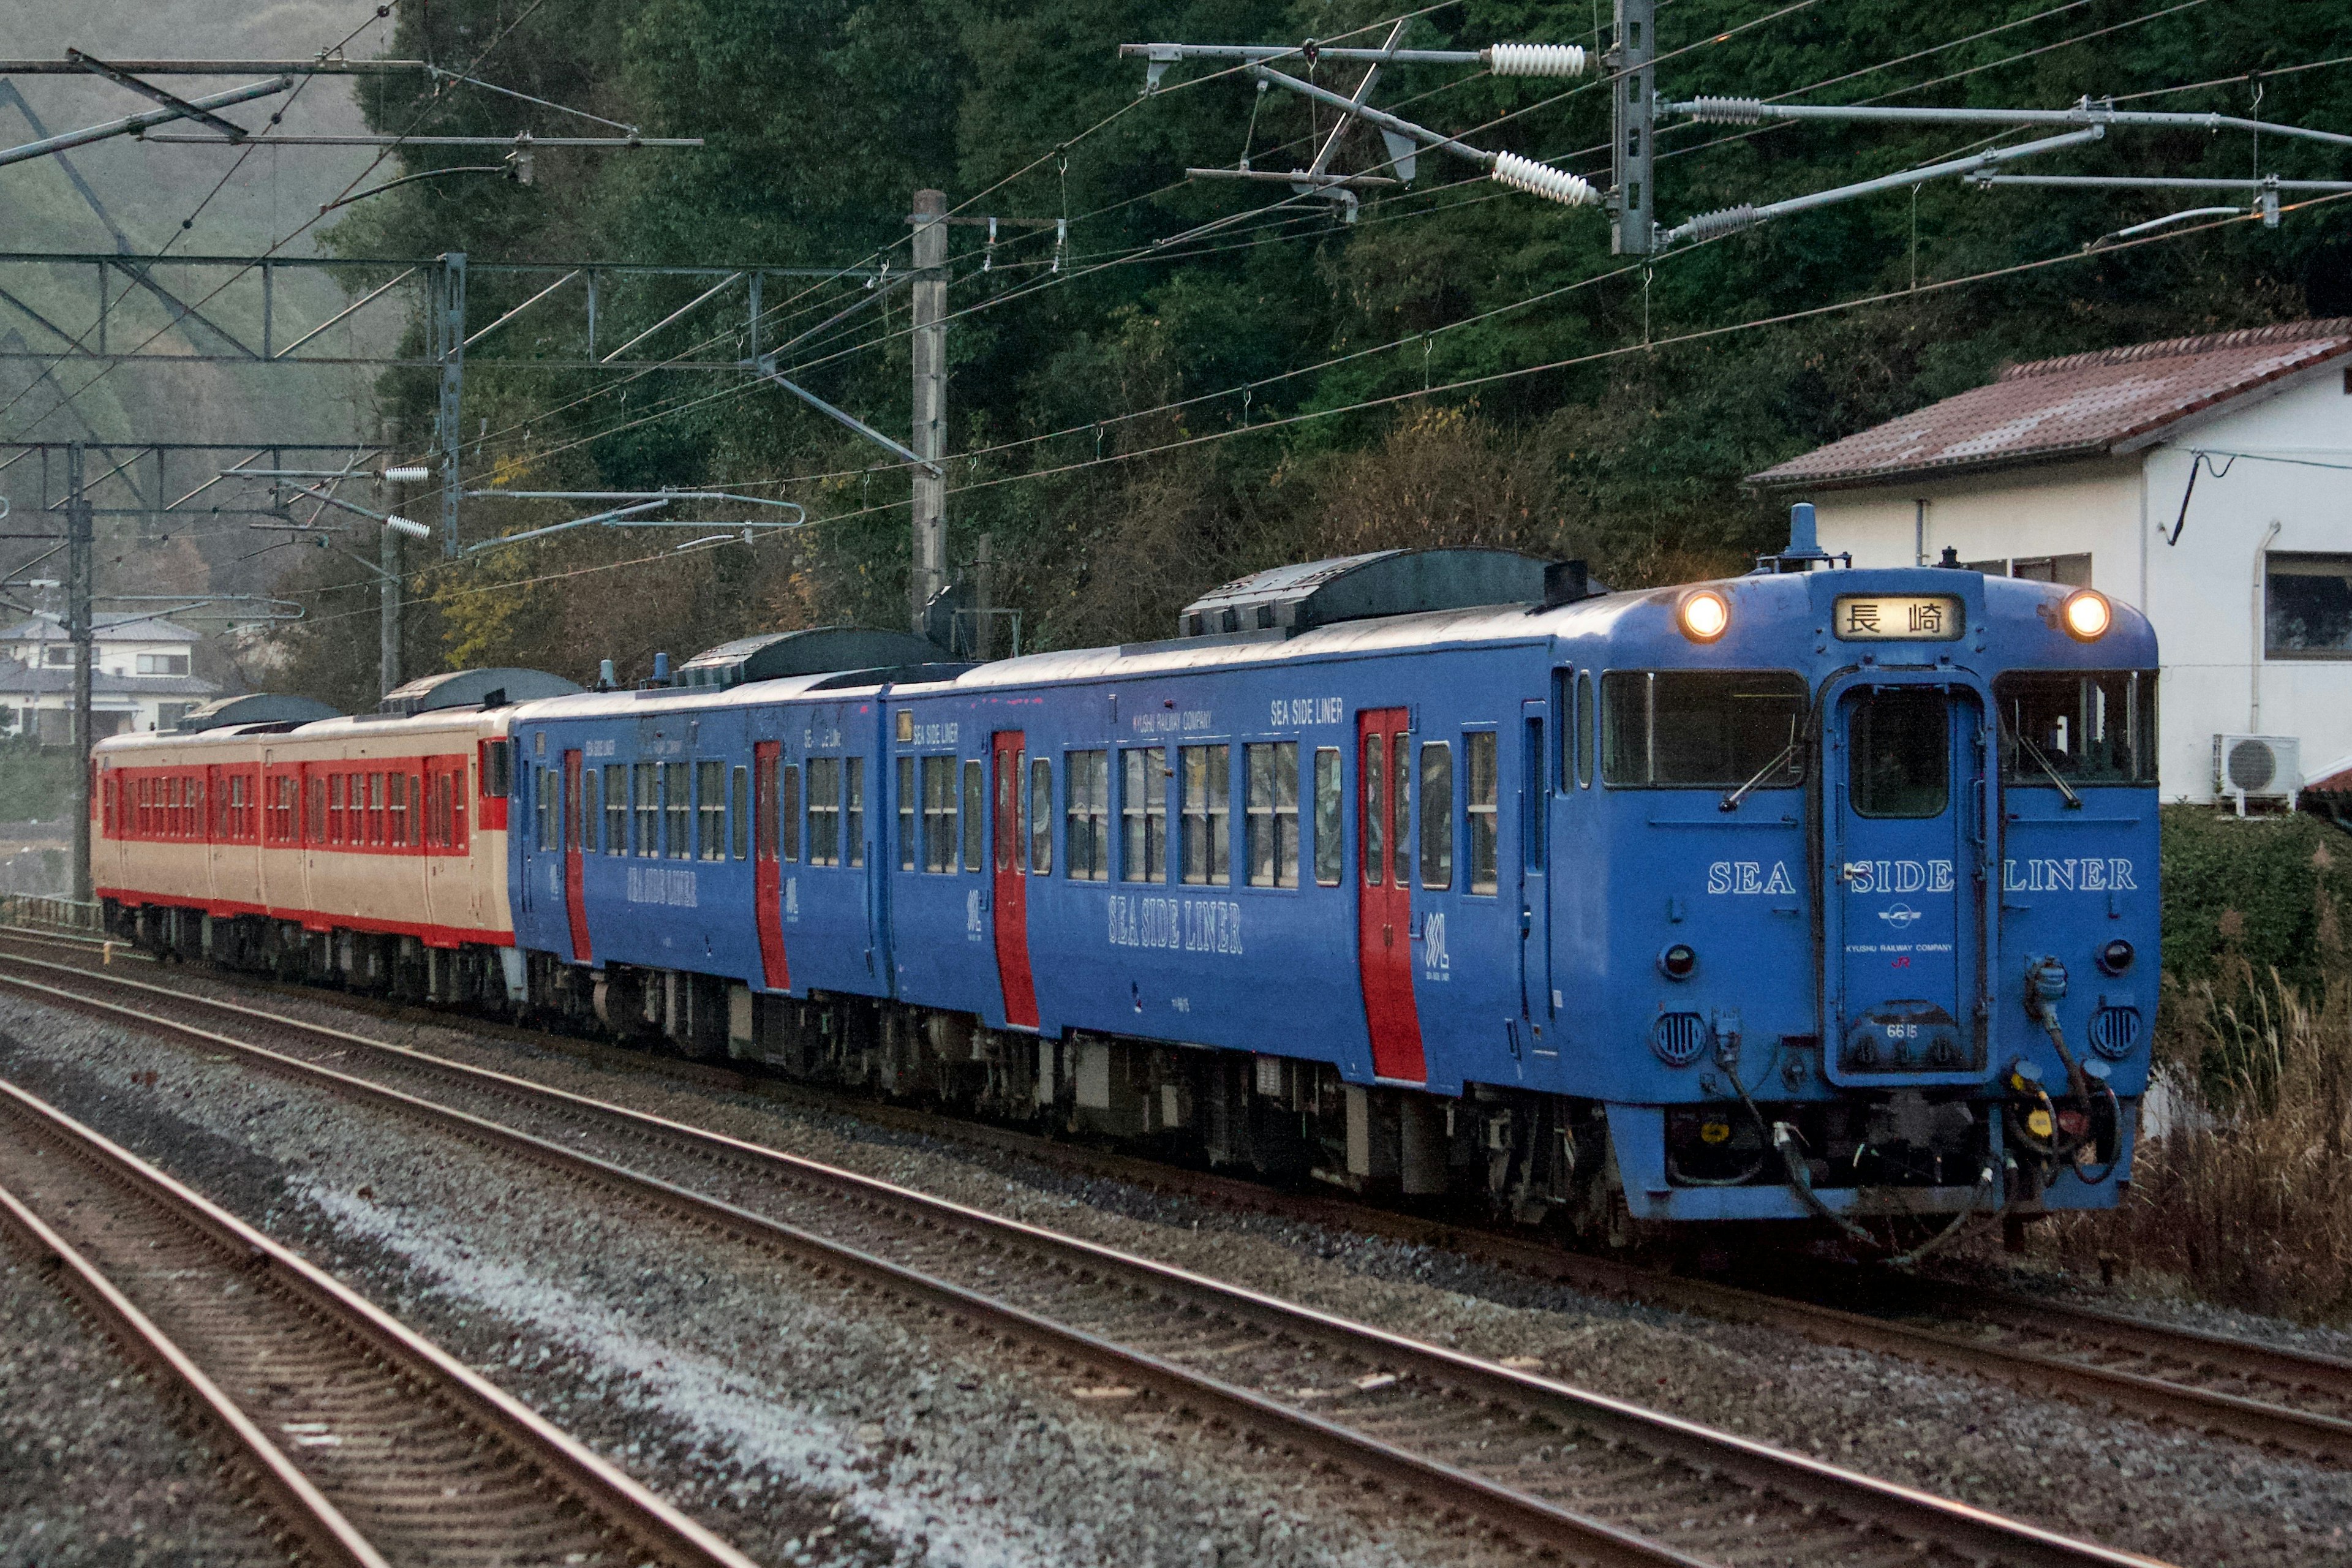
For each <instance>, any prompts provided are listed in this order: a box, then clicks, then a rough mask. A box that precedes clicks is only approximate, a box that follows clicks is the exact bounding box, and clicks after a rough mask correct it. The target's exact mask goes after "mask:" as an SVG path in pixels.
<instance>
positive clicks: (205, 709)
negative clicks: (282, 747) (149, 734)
mask: <svg viewBox="0 0 2352 1568" xmlns="http://www.w3.org/2000/svg"><path fill="white" fill-rule="evenodd" d="M341 717H342V713H341V711H340V710H336V709H333V708H330V707H328V706H327V705H326V704H325V703H323V702H320V701H319V700H317V699H316V698H310V697H294V696H290V695H287V694H285V693H281V692H276V691H248V692H247V693H246V694H245V695H244V696H242V697H215V698H214V699H213V700H211V701H210V702H199V703H198V704H196V706H194V708H191V709H189V710H187V711H186V712H185V713H183V714H182V715H180V721H179V722H178V723H177V724H175V725H173V729H175V730H177V731H180V732H181V733H182V734H185V735H192V734H195V733H197V732H198V731H204V730H223V729H226V728H228V727H229V726H230V725H233V724H286V725H293V724H308V723H310V721H312V720H314V719H340V718H341Z"/></svg>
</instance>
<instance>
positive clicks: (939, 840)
mask: <svg viewBox="0 0 2352 1568" xmlns="http://www.w3.org/2000/svg"><path fill="white" fill-rule="evenodd" d="M975 765H976V764H975ZM922 772H923V782H922V790H923V798H922V812H923V869H924V870H926V871H946V872H952V871H953V870H954V869H955V868H956V760H955V759H954V758H953V757H925V758H924V759H923V769H922Z"/></svg>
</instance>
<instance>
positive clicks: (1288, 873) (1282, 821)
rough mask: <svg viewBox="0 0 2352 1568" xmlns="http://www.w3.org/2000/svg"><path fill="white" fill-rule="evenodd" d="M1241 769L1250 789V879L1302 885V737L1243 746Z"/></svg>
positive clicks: (1254, 883)
mask: <svg viewBox="0 0 2352 1568" xmlns="http://www.w3.org/2000/svg"><path fill="white" fill-rule="evenodd" d="M1242 769H1243V773H1244V775H1245V776H1246V777H1247V779H1248V790H1249V793H1248V795H1247V796H1246V797H1245V799H1244V802H1243V809H1244V812H1245V813H1246V816H1247V822H1246V825H1245V831H1244V837H1245V838H1246V839H1247V840H1248V861H1249V881H1250V886H1251V887H1253V888H1295V887H1297V886H1298V742H1296V741H1281V742H1275V743H1274V744H1271V745H1255V746H1244V747H1243V748H1242Z"/></svg>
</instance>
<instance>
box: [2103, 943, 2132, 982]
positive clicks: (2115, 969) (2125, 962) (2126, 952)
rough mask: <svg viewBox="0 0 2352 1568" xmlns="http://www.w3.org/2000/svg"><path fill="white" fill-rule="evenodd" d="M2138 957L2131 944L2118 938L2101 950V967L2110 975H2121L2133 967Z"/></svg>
mask: <svg viewBox="0 0 2352 1568" xmlns="http://www.w3.org/2000/svg"><path fill="white" fill-rule="evenodd" d="M2137 956H2138V954H2137V952H2134V951H2133V948H2132V944H2131V943H2129V942H2126V941H2125V940H2124V939H2123V938H2121V937H2117V938H2116V940H2115V941H2113V942H2108V943H2106V944H2105V946H2103V947H2101V948H2100V949H2099V967H2100V968H2101V969H2104V970H2105V971H2106V972H2107V973H2110V974H2121V973H2123V972H2124V971H2125V970H2126V969H2129V968H2130V967H2131V966H2132V960H2133V959H2134V958H2136V957H2137Z"/></svg>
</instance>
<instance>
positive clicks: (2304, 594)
mask: <svg viewBox="0 0 2352 1568" xmlns="http://www.w3.org/2000/svg"><path fill="white" fill-rule="evenodd" d="M1750 481H1751V482H1752V483H1755V484H1757V485H1759V486H1764V487H1767V488H1769V489H1774V490H1777V491H1781V492H1784V493H1786V494H1787V495H1788V497H1789V499H1790V500H1811V501H1812V502H1813V503H1814V506H1815V508H1816V510H1817V511H1818V514H1819V518H1820V525H1821V541H1822V547H1823V548H1824V549H1826V550H1829V551H1832V552H1840V551H1851V552H1853V562H1854V564H1855V565H1857V566H1894V565H1908V564H1913V563H1918V564H1931V563H1935V562H1937V561H1938V560H1940V559H1941V558H1942V557H1943V554H1944V552H1945V551H1946V550H1947V549H1949V550H1953V551H1956V552H1958V559H1959V561H1960V563H1962V564H1964V565H1967V566H1969V567H1972V568H1975V569H1977V570H1979V571H1984V572H1992V573H2004V574H2010V575H2012V576H2020V577H2038V578H2042V579H2045V580H2050V581H2055V582H2060V583H2066V584H2087V585H2089V586H2093V587H2095V588H2097V589H2099V590H2100V591H2101V592H2102V593H2105V595H2108V596H2109V597H2111V598H2115V599H2118V600H2122V601H2125V602H2126V603H2129V604H2132V605H2138V606H2139V607H2140V608H2141V609H2142V610H2143V611H2145V612H2146V613H2147V616H2148V618H2149V619H2150V621H2152V622H2153V623H2154V624H2155V626H2156V633H2157V639H2158V647H2159V649H2160V650H2161V657H2162V659H2163V683H2162V686H2161V688H2160V692H2161V699H2160V701H2161V710H2160V716H2159V720H2158V722H2159V725H2160V733H2161V736H2162V748H2163V750H2162V762H2161V773H2162V786H2163V793H2164V796H2165V798H2166V799H2168V800H2174V799H2188V800H2191V801H2210V800H2211V799H2213V798H2214V788H2213V784H2214V778H2213V774H2214V758H2215V738H2216V737H2217V736H2221V735H2232V736H2234V735H2241V734H2245V735H2274V736H2282V737H2290V738H2293V739H2295V740H2297V741H2299V742H2301V744H2300V758H2301V774H2302V778H2303V779H2304V780H2307V781H2316V780H2317V779H2319V778H2320V777H2322V776H2323V775H2326V774H2329V773H2340V772H2341V771H2342V770H2343V769H2344V768H2345V767H2347V765H2352V319H2338V320H2334V321H2299V322H2293V323H2289V324H2287V325H2284V326H2275V327H2262V328H2256V329H2252V330H2250V331H2235V332H2217V333H2213V334H2210V335H2209V336H2205V337H2197V338H2179V339H2174V340H2172V341H2169V342H2154V343H2140V344H2137V345H2135V346H2133V347H2130V348H2121V349H2110V350H2106V351H2105V352H2103V353H2087V354H2072V355H2069V356H2067V357H2066V358H2064V359H2053V360H2042V361H2040V362H2037V363H2031V364H2020V365H2012V366H2011V367H2010V368H2009V369H2007V370H2005V371H2003V372H2002V373H2001V374H2000V378H1999V379H1998V380H1996V381H1994V382H1993V383H1992V384H1990V385H1989V386H1982V387H1979V388H1977V389H1976V390H1975V391H1973V392H1965V393H1962V394H1960V395H1958V396H1957V397H1948V398H1946V399H1944V400H1943V401H1942V402H1940V403H1937V404H1933V405H1929V406H1928V407H1926V408H1922V409H1920V410H1919V411H1918V412H1916V413H1915V414H1909V415H1906V416H1904V417H1902V418H1900V419H1895V420H1890V421H1888V422H1887V423H1886V424H1884V425H1880V426H1875V427H1874V428H1872V429H1868V430H1864V431H1863V432H1861V433H1860V434H1858V435H1854V436H1849V437H1846V438H1845V439H1844V440H1843V441H1837V442H1833V443H1832V444H1831V445H1829V446H1827V447H1821V448H1819V449H1818V450H1815V451H1811V452H1808V453H1806V454H1805V455H1804V456H1802V457H1800V458H1791V459H1790V461H1788V462H1785V463H1782V464H1780V465H1779V466H1778V467H1776V468H1767V469H1766V470H1764V471H1763V472H1762V473H1760V474H1756V475H1753V476H1751V477H1750ZM2247 760H2251V759H2247ZM2285 782H2286V783H2288V784H2293V783H2294V782H2296V781H2285Z"/></svg>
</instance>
